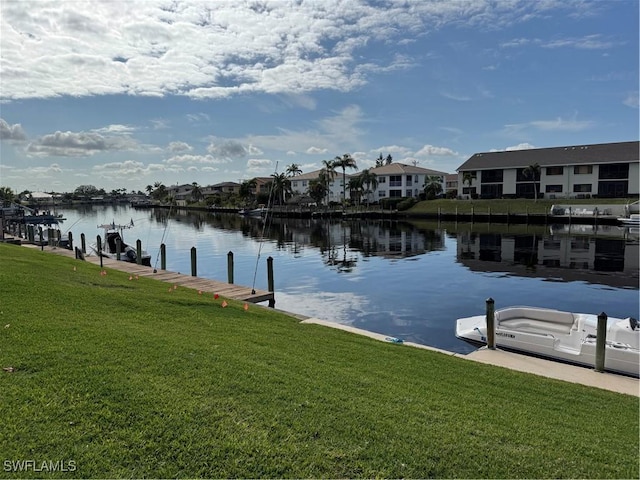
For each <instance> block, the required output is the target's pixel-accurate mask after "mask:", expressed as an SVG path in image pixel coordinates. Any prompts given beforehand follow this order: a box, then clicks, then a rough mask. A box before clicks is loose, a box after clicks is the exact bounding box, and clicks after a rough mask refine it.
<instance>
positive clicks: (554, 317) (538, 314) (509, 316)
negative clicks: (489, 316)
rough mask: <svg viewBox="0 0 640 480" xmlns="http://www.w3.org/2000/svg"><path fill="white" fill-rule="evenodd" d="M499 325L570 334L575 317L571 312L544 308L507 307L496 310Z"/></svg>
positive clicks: (532, 330) (524, 329) (535, 331)
mask: <svg viewBox="0 0 640 480" xmlns="http://www.w3.org/2000/svg"><path fill="white" fill-rule="evenodd" d="M496 320H497V322H498V325H500V326H502V327H505V328H513V329H516V330H523V331H529V332H534V333H545V332H549V333H562V334H569V333H570V332H571V328H572V327H573V326H574V323H575V318H574V317H573V314H571V313H569V312H560V311H557V310H546V309H543V308H507V309H504V310H499V311H498V312H496Z"/></svg>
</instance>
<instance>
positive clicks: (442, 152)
mask: <svg viewBox="0 0 640 480" xmlns="http://www.w3.org/2000/svg"><path fill="white" fill-rule="evenodd" d="M434 155H436V156H456V155H458V154H457V153H456V152H454V151H453V150H451V149H450V148H446V147H436V146H434V145H425V146H423V147H422V148H421V149H420V150H418V151H417V152H416V153H415V156H416V157H431V156H434Z"/></svg>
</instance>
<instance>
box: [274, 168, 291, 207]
mask: <svg viewBox="0 0 640 480" xmlns="http://www.w3.org/2000/svg"><path fill="white" fill-rule="evenodd" d="M271 176H272V177H273V184H272V185H271V188H272V190H273V195H274V197H275V198H277V199H278V200H279V202H280V204H284V203H285V201H286V199H287V193H291V181H290V180H289V178H287V174H286V173H274V174H272V175H271Z"/></svg>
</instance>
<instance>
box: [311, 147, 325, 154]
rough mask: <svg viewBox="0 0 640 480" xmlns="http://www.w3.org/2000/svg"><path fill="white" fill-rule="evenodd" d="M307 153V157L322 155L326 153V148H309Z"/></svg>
mask: <svg viewBox="0 0 640 480" xmlns="http://www.w3.org/2000/svg"><path fill="white" fill-rule="evenodd" d="M307 153H308V154H309V155H320V154H323V153H327V149H326V148H319V147H309V148H307Z"/></svg>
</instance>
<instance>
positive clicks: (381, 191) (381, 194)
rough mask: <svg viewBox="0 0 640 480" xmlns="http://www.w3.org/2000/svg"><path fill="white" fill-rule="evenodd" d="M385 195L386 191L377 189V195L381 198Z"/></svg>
mask: <svg viewBox="0 0 640 480" xmlns="http://www.w3.org/2000/svg"><path fill="white" fill-rule="evenodd" d="M386 196H387V192H386V191H384V190H378V197H379V198H383V197H386Z"/></svg>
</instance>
